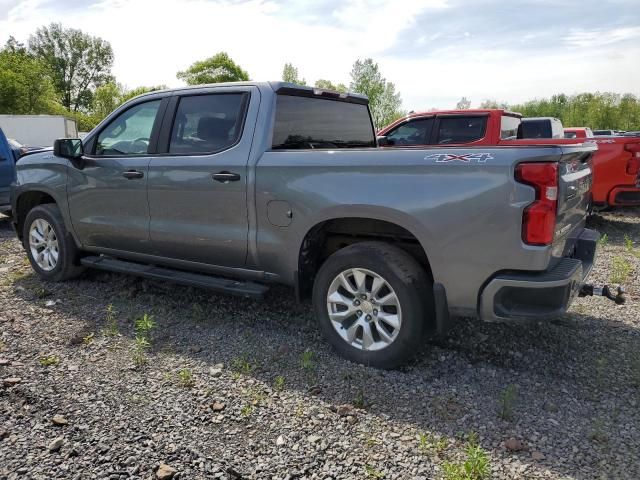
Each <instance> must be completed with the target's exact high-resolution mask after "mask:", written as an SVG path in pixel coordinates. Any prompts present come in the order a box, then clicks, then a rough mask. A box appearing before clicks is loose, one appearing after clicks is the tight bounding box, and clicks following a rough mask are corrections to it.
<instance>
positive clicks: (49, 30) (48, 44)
mask: <svg viewBox="0 0 640 480" xmlns="http://www.w3.org/2000/svg"><path fill="white" fill-rule="evenodd" d="M29 51H30V52H31V53H32V54H33V55H34V56H35V57H37V58H38V59H40V60H41V61H42V62H43V63H44V64H45V65H46V66H47V68H48V71H49V73H50V75H51V78H52V80H53V86H54V88H55V89H56V92H57V94H58V96H59V100H60V102H61V103H62V105H63V106H64V107H65V108H66V109H67V110H69V111H73V112H77V111H78V110H81V111H86V110H88V109H89V108H90V107H91V102H92V98H93V93H94V91H95V89H96V88H97V87H99V86H101V85H104V84H105V83H107V82H108V81H110V80H111V78H112V77H111V66H112V65H113V50H112V48H111V45H110V44H109V42H107V41H105V40H102V39H101V38H99V37H92V36H91V35H88V34H86V33H84V32H82V31H81V30H76V29H73V28H63V26H62V25H61V24H59V23H52V24H51V25H49V26H48V27H41V28H39V29H38V30H36V32H35V34H33V35H31V37H29Z"/></svg>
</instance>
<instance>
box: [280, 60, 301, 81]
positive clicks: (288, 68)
mask: <svg viewBox="0 0 640 480" xmlns="http://www.w3.org/2000/svg"><path fill="white" fill-rule="evenodd" d="M282 80H283V81H284V82H289V83H295V84H296V85H306V84H307V82H306V80H305V79H304V78H298V69H297V68H296V67H294V66H293V65H292V64H290V63H285V64H284V68H283V69H282Z"/></svg>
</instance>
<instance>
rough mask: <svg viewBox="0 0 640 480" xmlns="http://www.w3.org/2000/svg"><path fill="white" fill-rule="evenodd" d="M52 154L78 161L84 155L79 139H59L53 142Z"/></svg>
mask: <svg viewBox="0 0 640 480" xmlns="http://www.w3.org/2000/svg"><path fill="white" fill-rule="evenodd" d="M53 154H54V155H55V156H56V157H63V158H68V159H69V160H78V159H80V158H82V155H84V149H83V148H82V140H80V139H79V138H59V139H58V140H56V141H54V142H53Z"/></svg>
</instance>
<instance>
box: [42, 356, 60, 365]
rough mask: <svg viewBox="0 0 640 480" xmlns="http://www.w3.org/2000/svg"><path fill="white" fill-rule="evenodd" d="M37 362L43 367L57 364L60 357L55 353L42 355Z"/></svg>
mask: <svg viewBox="0 0 640 480" xmlns="http://www.w3.org/2000/svg"><path fill="white" fill-rule="evenodd" d="M38 362H39V363H40V365H41V366H43V367H50V366H52V365H57V364H58V363H60V359H59V358H58V357H57V356H55V355H42V356H41V357H40V358H39V359H38Z"/></svg>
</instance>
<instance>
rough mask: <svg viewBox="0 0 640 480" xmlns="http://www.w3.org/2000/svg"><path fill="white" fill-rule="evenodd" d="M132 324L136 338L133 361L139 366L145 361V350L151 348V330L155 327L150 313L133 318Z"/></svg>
mask: <svg viewBox="0 0 640 480" xmlns="http://www.w3.org/2000/svg"><path fill="white" fill-rule="evenodd" d="M134 325H135V332H136V338H135V345H134V349H133V363H135V365H136V366H137V367H141V366H143V365H145V364H146V363H147V351H148V350H149V349H150V348H151V331H152V330H153V329H154V328H155V327H156V323H155V322H154V321H153V317H152V316H151V315H149V314H147V313H145V314H144V315H143V316H142V317H139V318H136V319H135V322H134Z"/></svg>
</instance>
